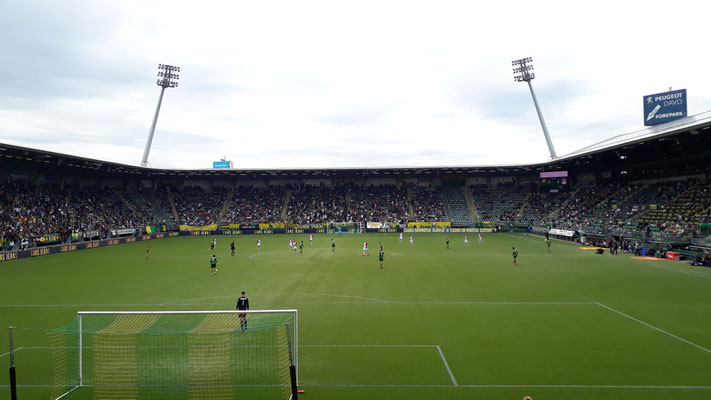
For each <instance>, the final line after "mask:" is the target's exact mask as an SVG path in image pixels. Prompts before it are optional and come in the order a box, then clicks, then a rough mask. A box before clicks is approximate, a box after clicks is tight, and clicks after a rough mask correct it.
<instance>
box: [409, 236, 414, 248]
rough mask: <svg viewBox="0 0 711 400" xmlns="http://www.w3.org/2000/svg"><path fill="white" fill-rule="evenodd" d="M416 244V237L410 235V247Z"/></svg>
mask: <svg viewBox="0 0 711 400" xmlns="http://www.w3.org/2000/svg"><path fill="white" fill-rule="evenodd" d="M414 245H415V239H414V238H413V237H412V236H410V247H412V246H414Z"/></svg>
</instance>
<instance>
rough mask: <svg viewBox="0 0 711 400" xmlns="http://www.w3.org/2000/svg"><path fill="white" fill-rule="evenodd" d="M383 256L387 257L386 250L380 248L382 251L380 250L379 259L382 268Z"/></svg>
mask: <svg viewBox="0 0 711 400" xmlns="http://www.w3.org/2000/svg"><path fill="white" fill-rule="evenodd" d="M383 257H385V252H384V251H383V248H382V247H381V248H380V252H378V259H380V269H383Z"/></svg>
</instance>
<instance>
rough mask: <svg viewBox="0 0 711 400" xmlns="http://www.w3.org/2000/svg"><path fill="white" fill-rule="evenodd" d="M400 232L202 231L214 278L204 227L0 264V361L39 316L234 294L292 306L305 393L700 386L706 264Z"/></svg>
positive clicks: (414, 394) (667, 393)
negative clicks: (292, 246) (365, 248)
mask: <svg viewBox="0 0 711 400" xmlns="http://www.w3.org/2000/svg"><path fill="white" fill-rule="evenodd" d="M408 236H409V235H408V234H406V235H405V239H404V240H403V242H402V243H399V240H398V234H395V233H389V234H363V235H345V234H344V235H343V236H340V237H339V236H338V235H332V236H331V235H315V236H314V243H313V244H309V240H308V235H291V237H293V238H295V239H297V240H298V241H301V240H303V241H304V254H303V255H298V254H295V253H294V252H293V251H290V250H289V249H288V239H289V236H288V235H267V236H264V237H263V244H262V247H261V250H259V251H257V246H256V240H257V237H256V236H252V235H249V236H215V238H217V248H216V251H215V254H216V255H217V259H218V273H217V275H216V276H211V275H210V267H209V261H210V256H211V255H212V253H211V252H210V250H209V247H210V240H211V239H212V237H211V236H200V237H175V238H166V239H160V240H153V241H150V242H143V243H132V244H125V245H118V246H113V247H102V248H96V249H91V250H85V251H78V252H73V253H66V254H57V255H50V256H44V257H37V258H32V259H22V260H16V261H12V262H5V263H2V264H0V281H1V282H2V286H1V287H2V289H0V327H1V328H2V329H3V334H2V335H0V338H1V341H0V364H2V365H6V366H7V365H8V364H7V363H8V362H9V357H8V354H7V351H8V340H7V329H6V328H7V327H8V326H11V325H12V326H17V327H22V328H38V329H49V328H57V327H60V326H63V325H65V324H66V323H68V322H69V321H71V320H72V319H74V317H75V316H76V313H77V311H80V310H82V311H95V310H113V311H119V310H224V309H234V307H235V303H236V300H237V298H238V297H239V293H240V292H241V291H242V290H245V291H246V292H247V296H248V297H249V300H250V305H251V308H252V309H292V308H295V309H298V310H299V348H298V351H299V365H298V368H299V371H298V373H299V386H300V389H304V390H305V391H306V392H305V394H304V395H302V397H301V398H303V399H307V400H321V399H395V400H397V399H428V400H429V399H521V398H522V397H523V396H525V395H529V396H532V397H533V399H534V400H540V399H603V398H604V399H645V400H649V399H672V398H673V399H709V398H711V270H710V269H703V268H698V267H691V266H689V265H687V264H684V263H680V262H672V261H666V260H658V261H646V260H638V259H633V258H631V257H630V256H629V255H627V254H622V253H620V254H619V255H617V256H612V255H610V254H608V253H606V254H604V255H596V254H594V252H593V251H591V250H583V249H581V248H579V247H578V245H575V244H572V243H564V242H558V241H553V243H552V246H551V250H552V252H550V253H549V252H548V250H547V248H546V244H545V242H544V241H543V239H542V238H540V237H533V236H523V235H521V234H486V235H485V236H484V243H483V244H479V243H477V241H478V240H477V237H476V235H472V236H471V237H470V243H469V246H468V247H465V246H464V242H463V237H464V236H463V235H461V234H452V235H449V238H450V240H451V243H450V249H446V248H445V241H444V234H441V235H440V234H415V236H414V246H410V245H409V244H408V242H407V237H408ZM332 237H333V238H334V239H335V241H336V251H335V252H333V251H332V250H331V242H330V239H331V238H332ZM233 239H234V240H235V242H236V244H237V255H236V256H234V257H232V256H230V249H229V243H230V241H231V240H233ZM364 240H367V241H368V244H369V250H370V255H369V256H363V255H361V253H362V250H361V249H362V244H363V241H364ZM379 241H382V243H383V246H384V250H385V261H384V268H383V269H380V268H379V266H380V264H379V262H378V242H379ZM148 244H150V246H151V255H150V258H149V259H146V257H145V254H146V246H147V245H148ZM512 246H516V248H517V249H518V251H519V259H518V265H517V266H513V265H512V259H511V247H512ZM46 346H47V344H46V339H45V338H44V335H43V334H42V333H39V332H34V331H27V330H19V331H17V332H16V334H15V347H16V348H17V349H18V350H17V352H16V355H15V356H16V365H17V375H18V384H19V388H18V395H19V398H20V399H22V400H25V399H47V398H49V392H50V386H51V384H52V376H51V366H50V365H49V364H48V360H51V357H50V355H49V349H47V347H46ZM5 371H7V370H6V369H5ZM0 376H2V378H0V399H9V398H10V390H9V386H8V378H7V376H8V375H7V373H6V372H5V373H3V374H2V375H0ZM67 398H68V399H71V398H73V397H72V396H69V397H67Z"/></svg>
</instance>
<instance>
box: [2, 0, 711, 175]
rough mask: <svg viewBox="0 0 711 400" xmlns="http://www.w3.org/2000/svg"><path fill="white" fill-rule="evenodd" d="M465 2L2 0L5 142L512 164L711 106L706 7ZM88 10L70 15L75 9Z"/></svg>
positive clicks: (118, 154) (181, 153)
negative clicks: (670, 105) (674, 96)
mask: <svg viewBox="0 0 711 400" xmlns="http://www.w3.org/2000/svg"><path fill="white" fill-rule="evenodd" d="M583 7H587V8H582V9H581V4H579V3H574V2H539V3H531V2H522V1H509V2H489V3H486V4H480V3H479V2H470V1H438V2H418V1H362V2H357V3H344V2H333V1H302V2H291V1H276V2H251V3H244V2H217V1H213V2H200V3H195V2H157V1H156V2H139V1H128V2H126V1H113V2H108V1H103V2H101V4H98V3H95V2H91V1H69V2H62V3H56V2H45V1H34V2H33V1H29V2H21V3H6V4H5V5H4V6H3V9H4V10H3V11H4V12H3V13H0V37H2V40H1V41H0V51H2V54H3V58H4V62H3V65H0V141H2V142H8V143H14V144H19V145H23V146H28V147H38V148H42V149H47V150H52V151H58V152H67V153H70V154H76V155H80V156H87V157H93V158H100V159H106V160H111V161H117V162H123V163H128V164H134V165H135V164H138V163H139V162H140V157H141V155H142V153H143V146H144V144H145V140H146V138H147V134H148V129H149V128H150V123H151V118H152V116H153V111H154V109H155V103H156V101H157V98H158V93H159V89H158V87H157V86H156V85H155V75H154V74H155V67H156V65H157V64H158V63H169V64H174V65H179V66H181V68H182V71H181V78H180V86H179V87H178V88H177V89H168V90H167V91H166V96H165V99H164V103H163V108H162V109H161V115H160V118H159V120H158V127H157V131H156V137H155V141H154V144H153V149H152V153H151V158H150V161H151V164H152V165H153V166H155V167H177V168H203V167H205V168H206V167H209V166H210V163H211V161H213V160H216V159H218V158H220V157H222V156H225V155H227V156H228V157H230V158H232V159H233V160H234V161H235V164H236V166H238V167H245V168H250V167H252V168H255V167H260V168H270V167H274V168H284V167H327V166H332V167H354V166H401V165H455V164H470V165H480V164H505V163H523V162H540V161H544V160H546V159H547V158H548V151H547V148H546V145H545V142H544V140H543V135H542V133H541V130H540V126H539V123H538V120H537V117H536V114H535V110H534V108H533V104H532V102H531V99H530V95H529V93H528V89H527V88H526V86H525V85H524V84H520V83H515V82H514V81H513V77H512V74H511V67H510V62H511V60H512V59H515V58H521V57H526V56H532V57H534V63H535V68H536V69H535V72H536V79H535V80H534V81H533V84H534V87H535V88H536V91H537V95H538V97H539V101H540V103H541V106H542V109H543V113H544V115H545V117H546V119H547V122H548V126H549V129H550V132H551V135H552V137H553V140H554V143H555V144H556V147H557V150H558V153H559V154H565V153H568V152H571V151H574V150H576V149H578V148H580V147H583V146H585V145H588V144H590V143H593V142H597V141H599V140H602V139H604V138H606V137H610V136H613V135H615V134H619V133H623V132H628V131H632V130H637V129H640V128H642V122H641V116H640V114H641V97H642V95H644V94H647V93H653V92H661V91H664V90H666V89H667V88H668V87H669V86H673V87H674V88H682V87H685V88H687V89H688V91H689V104H690V108H689V113H690V114H695V113H698V112H702V111H706V110H708V109H710V108H711V95H707V93H711V82H709V80H708V79H707V71H706V69H707V67H706V66H707V65H708V64H709V63H708V61H709V60H708V58H709V56H708V55H707V52H706V51H705V50H704V47H703V44H705V43H702V42H703V41H704V40H705V37H706V28H705V26H706V22H705V15H707V14H708V11H710V10H711V6H709V5H707V4H706V3H699V2H690V1H677V2H674V3H669V2H662V1H644V2H642V1H640V2H636V1H635V2H619V1H618V2H611V1H602V2H595V3H586V5H585V6H583ZM77 10H81V12H77Z"/></svg>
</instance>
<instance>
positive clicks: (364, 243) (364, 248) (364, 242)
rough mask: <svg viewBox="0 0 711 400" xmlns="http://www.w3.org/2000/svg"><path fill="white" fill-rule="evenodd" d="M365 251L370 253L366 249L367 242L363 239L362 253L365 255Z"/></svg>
mask: <svg viewBox="0 0 711 400" xmlns="http://www.w3.org/2000/svg"><path fill="white" fill-rule="evenodd" d="M366 253H367V254H368V255H370V252H369V251H368V242H366V241H365V240H364V241H363V255H365V254H366Z"/></svg>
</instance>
